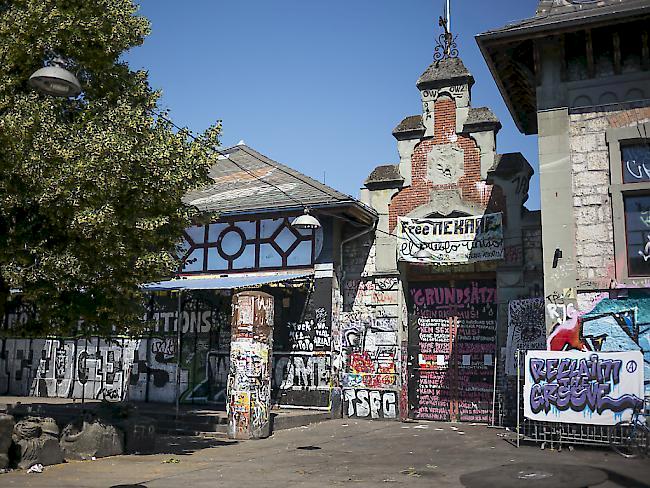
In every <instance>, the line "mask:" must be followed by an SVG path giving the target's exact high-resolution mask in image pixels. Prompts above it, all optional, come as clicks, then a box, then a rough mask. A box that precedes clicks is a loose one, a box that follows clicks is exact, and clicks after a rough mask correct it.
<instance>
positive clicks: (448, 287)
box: [409, 280, 497, 422]
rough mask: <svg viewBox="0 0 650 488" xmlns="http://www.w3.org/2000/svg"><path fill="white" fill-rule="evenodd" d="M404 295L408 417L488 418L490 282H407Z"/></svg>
mask: <svg viewBox="0 0 650 488" xmlns="http://www.w3.org/2000/svg"><path fill="white" fill-rule="evenodd" d="M409 295H410V296H409V299H410V311H409V312H410V313H409V317H410V320H409V328H410V330H409V342H410V344H409V362H410V363H411V374H409V378H410V381H409V411H410V416H411V417H413V418H416V419H426V420H441V421H450V420H460V421H468V422H488V421H489V420H490V417H491V409H492V393H493V379H494V376H493V375H494V356H495V353H496V345H495V333H496V323H497V314H496V310H497V306H496V285H495V282H494V281H492V280H468V281H460V280H459V281H454V282H449V281H442V282H426V283H412V284H411V286H410V290H409Z"/></svg>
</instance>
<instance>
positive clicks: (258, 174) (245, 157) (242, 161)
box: [183, 144, 375, 220]
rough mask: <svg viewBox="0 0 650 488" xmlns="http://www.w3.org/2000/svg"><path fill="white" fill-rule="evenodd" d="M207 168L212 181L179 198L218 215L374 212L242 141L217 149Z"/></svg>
mask: <svg viewBox="0 0 650 488" xmlns="http://www.w3.org/2000/svg"><path fill="white" fill-rule="evenodd" d="M220 154H221V156H219V158H218V160H217V162H216V163H215V164H214V165H213V166H212V168H211V169H210V173H209V175H210V178H211V179H212V180H213V183H212V184H211V185H209V186H207V187H205V188H203V189H200V190H194V191H191V192H189V193H187V195H186V196H185V197H184V198H183V201H184V202H185V203H186V204H189V205H193V206H194V207H197V208H198V209H199V210H200V211H204V212H217V213H219V214H220V215H222V216H227V215H231V214H243V213H263V212H275V211H282V210H290V209H291V210H295V209H298V210H299V209H302V208H304V207H309V208H311V209H318V208H331V207H342V206H355V207H358V209H359V210H360V211H361V212H362V213H366V214H367V217H368V219H369V220H372V219H373V215H375V212H374V211H373V210H372V209H370V208H369V207H366V206H365V205H364V204H362V203H361V202H359V201H358V200H356V199H355V198H353V197H351V196H349V195H346V194H344V193H341V192H339V191H337V190H335V189H333V188H331V187H329V186H327V185H325V184H323V183H320V182H318V181H316V180H314V179H313V178H310V177H309V176H306V175H304V174H302V173H300V172H298V171H296V170H294V169H292V168H290V167H288V166H285V165H284V164H281V163H278V162H277V161H274V160H272V159H270V158H268V157H266V156H264V155H263V154H261V153H259V152H257V151H255V150H254V149H251V148H250V147H248V146H246V145H244V144H238V145H236V146H233V147H231V148H228V149H224V150H223V151H220Z"/></svg>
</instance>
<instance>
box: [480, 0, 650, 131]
mask: <svg viewBox="0 0 650 488" xmlns="http://www.w3.org/2000/svg"><path fill="white" fill-rule="evenodd" d="M647 20H650V1H649V0H597V1H591V0H573V1H567V0H542V1H541V2H539V5H538V8H537V14H536V15H535V16H534V17H531V18H528V19H524V20H521V21H518V22H514V23H511V24H508V25H506V26H504V27H501V28H499V29H494V30H491V31H488V32H484V33H483V34H479V35H477V36H476V42H477V43H478V45H479V48H480V49H481V53H482V54H483V57H484V58H485V61H486V62H487V65H488V67H489V68H490V71H491V73H492V77H493V78H494V80H495V81H496V83H497V86H498V87H499V91H500V92H501V96H502V97H503V99H504V101H505V102H506V105H507V107H508V110H509V111H510V114H511V115H512V118H513V120H514V121H515V124H516V125H517V127H518V128H519V130H520V131H521V132H523V133H524V134H536V133H537V86H536V80H535V75H536V70H537V68H536V67H535V64H536V61H535V51H534V42H535V40H536V39H542V38H548V37H550V36H554V35H559V34H562V33H569V32H576V31H580V30H584V29H587V28H590V29H592V28H597V27H602V26H607V25H615V24H621V23H625V22H637V21H638V22H639V23H642V22H646V23H647Z"/></svg>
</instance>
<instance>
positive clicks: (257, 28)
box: [125, 0, 539, 209]
mask: <svg viewBox="0 0 650 488" xmlns="http://www.w3.org/2000/svg"><path fill="white" fill-rule="evenodd" d="M139 3H140V5H141V9H140V12H141V14H143V15H145V16H146V17H148V18H149V19H150V21H151V24H152V34H151V35H150V36H149V37H148V38H147V39H146V41H145V43H144V45H143V46H142V47H139V48H136V49H134V50H133V51H132V52H130V53H128V54H127V56H126V57H125V59H126V60H127V61H128V62H129V63H130V65H131V66H132V68H134V69H139V68H144V69H147V70H148V71H149V76H150V82H151V84H152V86H153V87H154V88H156V89H160V90H162V92H163V98H162V103H161V107H164V108H169V109H171V117H172V118H173V119H174V120H175V121H176V123H178V124H179V125H183V126H187V127H189V128H190V129H192V130H194V131H199V132H200V131H202V130H204V129H205V128H206V127H207V126H209V125H210V124H211V123H213V122H214V121H215V120H217V119H221V120H223V136H222V144H223V146H226V147H227V146H231V145H233V144H236V143H237V142H238V141H239V140H241V139H243V140H244V141H245V142H246V144H248V145H249V146H251V147H253V148H254V149H256V150H258V151H260V152H262V153H263V154H265V155H267V156H269V157H270V158H272V159H275V160H277V161H280V162H282V163H285V164H288V165H289V166H291V167H293V168H295V169H297V170H299V171H302V172H303V173H305V174H308V175H310V176H312V177H314V178H316V179H318V180H320V181H322V180H323V173H325V181H326V183H327V184H329V185H331V186H333V187H334V188H336V189H338V190H341V191H343V192H345V193H348V194H351V195H353V196H358V193H359V188H360V187H361V186H362V184H363V181H364V179H365V178H366V177H367V176H368V174H369V173H370V172H371V171H372V169H373V168H374V167H375V166H377V165H379V164H388V163H396V162H398V160H399V158H398V155H397V146H396V141H395V139H394V138H393V136H392V135H391V131H392V129H393V128H394V127H395V126H396V125H397V124H398V123H399V122H400V120H402V118H403V117H405V116H407V115H414V114H416V113H419V112H420V111H421V104H420V99H419V93H418V90H417V89H416V87H415V82H416V80H417V78H418V77H419V75H420V74H421V73H422V72H423V71H424V70H425V69H426V67H427V66H428V65H429V64H430V63H431V61H432V55H433V49H434V46H435V37H436V36H437V35H438V34H439V28H438V26H437V19H438V16H439V15H441V13H442V11H443V4H444V0H327V1H324V0H321V1H316V0H248V1H242V0H219V1H215V0H194V1H192V2H182V1H178V0H140V2H139ZM536 4H537V2H536V1H535V0H491V1H489V2H486V1H485V0H452V30H453V31H454V33H456V34H458V44H459V48H460V55H461V57H462V59H463V61H464V63H465V65H466V66H467V67H468V68H469V70H470V71H471V72H472V74H473V75H474V78H475V79H476V84H475V85H474V88H473V91H472V104H473V106H476V107H478V106H489V107H490V108H492V110H493V111H494V112H495V113H496V114H497V116H498V117H499V118H500V119H501V122H502V124H503V129H502V130H501V132H500V133H499V137H498V142H497V150H498V151H499V152H501V153H505V152H515V151H520V152H522V153H523V154H524V155H525V156H526V158H527V159H528V161H530V163H531V164H532V165H533V167H534V168H535V170H536V172H537V159H538V158H537V140H536V138H535V137H534V136H528V137H525V136H523V135H521V134H520V133H519V131H518V130H517V129H516V127H515V126H514V123H513V122H512V119H511V117H510V114H509V113H508V110H507V109H506V107H505V104H504V103H503V100H502V99H501V96H500V95H499V92H498V90H497V87H496V85H495V83H494V81H493V80H492V77H491V76H490V73H489V71H488V69H487V66H486V64H485V62H484V60H483V58H482V56H481V54H480V52H479V50H478V47H477V45H476V41H475V40H474V35H475V34H477V33H480V32H484V31H486V30H489V29H491V28H496V27H501V26H502V25H504V24H506V23H507V22H510V21H514V20H518V19H521V18H525V17H530V16H532V15H533V14H534V12H535V7H536ZM538 181H539V180H538V178H537V175H535V177H534V178H533V182H532V185H531V189H530V199H529V200H528V203H527V206H528V207H529V208H531V209H537V208H539V183H538Z"/></svg>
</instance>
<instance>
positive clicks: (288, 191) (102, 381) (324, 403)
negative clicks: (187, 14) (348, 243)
mask: <svg viewBox="0 0 650 488" xmlns="http://www.w3.org/2000/svg"><path fill="white" fill-rule="evenodd" d="M210 177H211V178H212V180H213V183H212V184H211V185H210V186H209V187H206V188H203V189H201V190H198V191H195V192H192V193H189V194H188V195H187V196H186V198H185V200H186V203H188V204H190V205H193V206H195V207H196V208H198V209H199V210H200V211H201V213H202V215H204V216H206V217H204V218H202V219H201V220H203V221H205V223H200V224H197V225H195V226H192V227H190V228H188V229H186V231H185V233H184V235H183V239H182V244H181V254H182V268H181V269H180V270H179V277H178V278H177V279H174V280H169V281H166V282H161V283H153V284H150V285H148V289H149V290H151V293H150V296H149V301H148V303H147V307H146V308H147V312H146V315H145V316H144V317H143V320H144V321H146V322H147V324H148V332H147V333H146V334H144V336H142V337H101V338H99V337H98V338H92V339H87V338H16V337H12V330H15V329H16V325H17V324H20V323H21V322H24V321H26V320H28V316H26V315H25V316H22V314H21V311H20V310H18V311H16V313H11V314H9V315H7V316H6V317H5V318H4V324H3V328H4V329H5V330H4V331H3V332H4V334H3V338H2V339H0V395H3V394H10V395H33V396H43V397H63V398H78V399H84V398H85V399H106V400H111V401H119V400H130V401H145V402H147V401H148V402H168V403H172V402H174V401H175V400H176V398H177V396H180V400H181V401H182V402H186V403H202V404H210V405H212V406H214V407H221V408H223V407H224V406H225V405H226V402H227V401H228V396H227V386H228V382H227V379H228V374H229V372H230V361H231V358H232V356H231V347H230V346H231V321H232V303H231V302H232V296H233V294H234V293H236V292H238V291H243V290H259V291H264V292H266V293H269V294H270V295H272V296H273V299H274V307H273V308H274V327H273V334H272V336H273V349H272V362H271V369H272V371H270V377H271V386H272V389H271V397H272V398H271V403H272V404H273V405H276V406H281V407H301V408H316V409H322V410H333V411H334V412H335V413H336V412H340V411H341V391H340V386H339V380H338V368H337V364H338V361H339V357H340V340H339V337H340V335H339V332H338V328H337V327H338V314H339V309H340V303H341V299H340V296H341V293H340V287H339V281H340V280H339V275H340V270H341V264H340V255H341V248H342V246H343V243H344V241H345V240H350V237H352V238H354V236H355V235H356V234H359V233H360V232H368V231H372V229H374V226H375V222H376V219H377V215H376V213H375V212H374V211H373V210H372V209H370V208H369V207H367V206H365V205H363V204H362V203H360V202H359V201H357V200H355V199H354V198H352V197H350V196H348V195H344V194H342V193H340V192H337V191H336V190H334V189H332V188H330V187H328V186H326V185H324V184H322V183H319V182H317V181H315V180H313V179H311V178H309V177H307V176H305V175H303V174H301V173H299V172H297V171H295V170H293V169H291V168H289V167H287V166H285V165H282V164H280V163H278V162H276V161H273V160H271V159H269V158H267V157H266V156H264V155H262V154H260V153H258V152H257V151H255V150H253V149H252V148H250V147H248V146H246V145H243V144H240V145H237V146H234V147H232V148H230V149H227V150H224V151H223V153H222V156H220V157H219V159H218V161H217V162H216V163H215V165H214V166H213V168H212V170H211V172H210ZM305 207H309V209H310V210H311V213H312V215H314V216H316V217H317V218H318V219H319V221H320V223H321V227H320V228H317V229H296V228H294V227H293V226H292V222H293V220H294V219H295V218H296V217H298V216H299V215H301V214H302V213H303V210H304V208H305ZM181 291H182V294H181ZM179 294H181V298H180V299H179ZM179 312H180V320H179V318H178V317H179ZM179 345H180V347H179ZM240 359H241V360H242V361H244V363H246V362H247V361H248V362H251V364H254V363H255V360H256V358H251V357H247V358H238V359H237V360H240Z"/></svg>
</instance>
